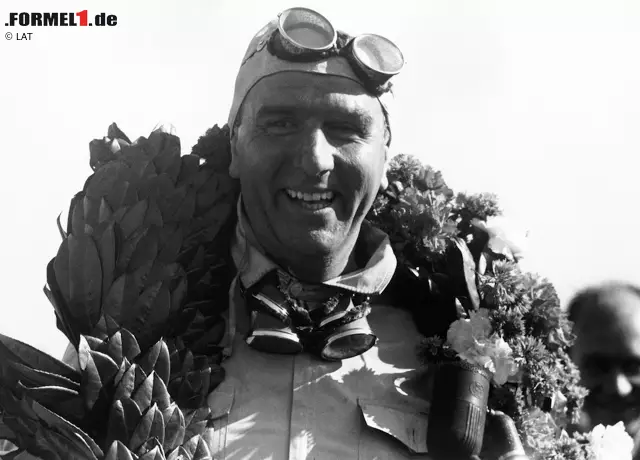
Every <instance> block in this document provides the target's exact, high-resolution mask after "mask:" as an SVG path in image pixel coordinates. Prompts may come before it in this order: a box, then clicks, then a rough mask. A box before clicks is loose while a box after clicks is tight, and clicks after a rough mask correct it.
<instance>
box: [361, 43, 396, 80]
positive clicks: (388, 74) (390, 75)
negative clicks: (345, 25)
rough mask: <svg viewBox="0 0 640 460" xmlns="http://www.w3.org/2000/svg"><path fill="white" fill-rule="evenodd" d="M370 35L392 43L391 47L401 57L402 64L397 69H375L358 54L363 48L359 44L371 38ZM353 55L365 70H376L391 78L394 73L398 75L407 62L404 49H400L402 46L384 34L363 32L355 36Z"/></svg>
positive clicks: (375, 71)
mask: <svg viewBox="0 0 640 460" xmlns="http://www.w3.org/2000/svg"><path fill="white" fill-rule="evenodd" d="M369 37H375V38H376V39H377V40H382V41H384V42H386V43H387V44H389V45H391V48H392V49H393V50H395V52H396V53H397V55H398V57H399V58H400V59H399V60H400V65H399V66H398V69H397V70H394V71H384V70H379V69H374V68H372V67H371V66H369V65H368V64H365V63H364V62H363V61H362V59H361V58H360V56H358V52H359V51H360V50H361V49H363V48H361V47H359V46H358V44H359V42H361V41H362V40H364V39H366V38H369ZM351 55H352V56H353V57H354V58H355V59H356V60H357V61H358V63H359V64H360V66H361V68H362V69H363V71H369V72H374V73H376V74H378V75H384V76H388V77H389V78H391V77H393V76H394V75H398V74H399V73H400V72H401V71H402V69H403V68H404V64H405V60H404V55H403V54H402V50H401V49H400V47H399V46H398V45H396V44H395V43H393V42H392V41H391V40H389V39H388V38H386V37H383V36H382V35H378V34H362V35H358V36H357V37H354V38H353V39H352V40H351Z"/></svg>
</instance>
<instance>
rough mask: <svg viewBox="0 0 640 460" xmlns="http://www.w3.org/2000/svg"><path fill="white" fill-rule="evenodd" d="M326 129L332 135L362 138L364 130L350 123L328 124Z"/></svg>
mask: <svg viewBox="0 0 640 460" xmlns="http://www.w3.org/2000/svg"><path fill="white" fill-rule="evenodd" d="M326 128H327V129H328V130H329V132H331V133H335V134H340V135H345V136H351V135H353V136H361V135H362V129H360V128H359V127H357V126H354V125H351V124H349V123H328V124H327V125H326Z"/></svg>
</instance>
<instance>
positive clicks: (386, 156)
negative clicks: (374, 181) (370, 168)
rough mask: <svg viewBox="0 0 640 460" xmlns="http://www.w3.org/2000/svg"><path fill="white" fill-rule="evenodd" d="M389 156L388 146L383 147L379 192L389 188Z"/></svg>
mask: <svg viewBox="0 0 640 460" xmlns="http://www.w3.org/2000/svg"><path fill="white" fill-rule="evenodd" d="M390 156H391V155H389V146H388V145H385V146H384V166H383V167H382V178H381V179H380V191H383V190H386V189H387V187H388V186H389V178H388V177H387V172H388V171H389V162H390V160H391V158H390Z"/></svg>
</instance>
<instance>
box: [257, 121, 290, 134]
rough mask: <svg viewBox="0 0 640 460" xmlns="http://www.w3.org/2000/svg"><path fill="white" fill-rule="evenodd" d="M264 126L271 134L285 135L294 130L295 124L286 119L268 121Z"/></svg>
mask: <svg viewBox="0 0 640 460" xmlns="http://www.w3.org/2000/svg"><path fill="white" fill-rule="evenodd" d="M264 126H265V128H266V129H267V131H269V132H270V133H273V134H285V133H289V132H292V131H294V130H295V129H296V124H295V122H294V121H293V120H288V119H277V120H269V121H267V122H266V123H265V124H264Z"/></svg>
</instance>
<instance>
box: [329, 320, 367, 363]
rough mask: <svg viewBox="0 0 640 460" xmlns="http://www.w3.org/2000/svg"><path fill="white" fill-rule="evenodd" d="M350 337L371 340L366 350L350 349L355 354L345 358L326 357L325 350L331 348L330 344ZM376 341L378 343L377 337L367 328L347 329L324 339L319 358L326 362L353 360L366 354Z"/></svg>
mask: <svg viewBox="0 0 640 460" xmlns="http://www.w3.org/2000/svg"><path fill="white" fill-rule="evenodd" d="M350 335H364V336H369V337H371V338H372V340H371V341H370V344H369V345H368V346H367V347H366V348H365V347H363V348H361V349H358V350H355V349H351V351H352V352H354V351H355V353H353V354H351V355H349V356H347V357H346V358H345V357H341V358H333V357H329V356H327V353H326V350H327V349H329V348H330V347H331V344H332V343H334V342H335V341H336V340H340V339H343V338H345V337H348V336H350ZM377 341H378V337H377V336H376V335H375V334H374V333H373V331H372V330H371V329H370V328H369V327H358V328H354V329H349V330H347V331H342V332H338V333H336V334H332V335H330V336H329V337H327V338H326V339H325V343H324V345H323V346H322V351H321V352H320V357H321V358H322V359H324V360H326V361H341V360H343V359H349V358H353V357H354V356H359V355H361V354H363V353H365V352H367V351H368V350H370V349H371V348H373V347H374V346H375V344H376V342H377Z"/></svg>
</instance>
